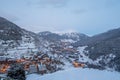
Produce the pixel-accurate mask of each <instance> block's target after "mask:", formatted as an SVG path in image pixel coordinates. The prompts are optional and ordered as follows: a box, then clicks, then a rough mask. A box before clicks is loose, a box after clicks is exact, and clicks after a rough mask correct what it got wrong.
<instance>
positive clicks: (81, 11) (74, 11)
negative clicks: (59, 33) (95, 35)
mask: <svg viewBox="0 0 120 80" xmlns="http://www.w3.org/2000/svg"><path fill="white" fill-rule="evenodd" d="M72 12H73V13H74V14H83V13H86V12H87V10H85V9H77V10H73V11H72Z"/></svg>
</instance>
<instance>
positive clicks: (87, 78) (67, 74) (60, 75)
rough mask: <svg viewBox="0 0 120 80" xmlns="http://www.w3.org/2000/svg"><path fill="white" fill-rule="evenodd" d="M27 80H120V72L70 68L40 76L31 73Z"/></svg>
mask: <svg viewBox="0 0 120 80" xmlns="http://www.w3.org/2000/svg"><path fill="white" fill-rule="evenodd" d="M27 80H120V73H118V72H110V71H106V70H103V71H100V70H95V69H87V68H86V69H82V68H70V69H67V70H64V71H58V72H56V73H52V74H46V75H43V76H40V75H38V74H30V75H28V76H27Z"/></svg>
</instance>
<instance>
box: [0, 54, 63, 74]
mask: <svg viewBox="0 0 120 80" xmlns="http://www.w3.org/2000/svg"><path fill="white" fill-rule="evenodd" d="M13 63H19V64H23V65H24V70H25V71H26V73H28V74H29V73H40V74H44V73H48V72H54V71H55V70H57V69H59V68H58V66H57V65H61V64H62V63H61V62H60V61H57V60H55V59H52V58H51V57H49V56H48V55H47V54H38V55H32V54H31V55H29V56H24V57H22V58H21V59H15V58H14V59H11V58H7V57H6V56H0V73H7V70H8V69H9V68H10V65H11V64H13Z"/></svg>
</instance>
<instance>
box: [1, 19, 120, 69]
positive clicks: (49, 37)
mask: <svg viewBox="0 0 120 80" xmlns="http://www.w3.org/2000/svg"><path fill="white" fill-rule="evenodd" d="M119 33H120V29H114V30H110V31H108V32H105V33H102V34H99V35H96V36H93V37H89V36H87V35H85V34H81V33H75V32H72V33H62V34H60V33H52V32H49V31H45V32H40V33H38V34H35V33H33V32H30V31H27V30H25V29H22V28H20V27H19V26H17V25H16V24H14V23H12V22H10V21H8V20H7V19H5V18H2V17H0V56H7V57H10V58H21V57H23V56H27V57H28V56H30V55H31V53H32V54H33V55H34V54H35V55H37V56H39V57H40V56H44V55H45V56H47V57H49V58H51V59H52V60H53V61H54V62H55V61H56V60H57V62H60V63H61V64H62V65H61V64H60V65H59V64H54V65H55V66H58V67H60V69H65V68H68V67H71V66H72V67H73V62H80V63H84V64H85V65H86V67H88V68H97V69H112V70H116V71H120V34H119ZM29 53H30V54H29Z"/></svg>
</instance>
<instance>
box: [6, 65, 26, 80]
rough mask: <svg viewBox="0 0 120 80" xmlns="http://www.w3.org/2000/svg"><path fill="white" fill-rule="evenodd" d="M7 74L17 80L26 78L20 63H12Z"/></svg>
mask: <svg viewBox="0 0 120 80" xmlns="http://www.w3.org/2000/svg"><path fill="white" fill-rule="evenodd" d="M7 76H8V77H10V78H13V79H17V80H26V76H25V71H24V67H23V65H21V64H12V65H11V67H10V69H9V70H8V73H7Z"/></svg>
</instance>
